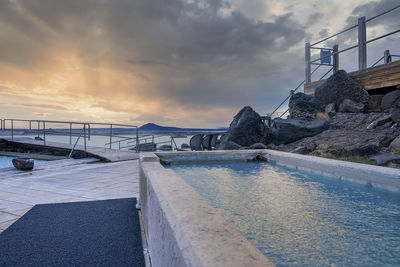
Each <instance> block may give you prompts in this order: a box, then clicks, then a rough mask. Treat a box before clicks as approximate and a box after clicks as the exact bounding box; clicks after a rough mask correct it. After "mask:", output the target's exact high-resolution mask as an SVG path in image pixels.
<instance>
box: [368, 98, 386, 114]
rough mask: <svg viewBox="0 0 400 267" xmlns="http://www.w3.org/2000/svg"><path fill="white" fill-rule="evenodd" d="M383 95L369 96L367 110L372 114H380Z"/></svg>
mask: <svg viewBox="0 0 400 267" xmlns="http://www.w3.org/2000/svg"><path fill="white" fill-rule="evenodd" d="M382 99H383V95H371V96H369V100H368V110H369V111H373V112H380V111H381V105H382Z"/></svg>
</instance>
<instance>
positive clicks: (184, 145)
mask: <svg viewBox="0 0 400 267" xmlns="http://www.w3.org/2000/svg"><path fill="white" fill-rule="evenodd" d="M181 148H182V149H188V148H190V146H189V145H188V144H185V143H184V144H182V145H181Z"/></svg>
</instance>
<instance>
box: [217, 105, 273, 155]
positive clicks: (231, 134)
mask: <svg viewBox="0 0 400 267" xmlns="http://www.w3.org/2000/svg"><path fill="white" fill-rule="evenodd" d="M229 141H232V142H234V143H236V144H238V145H240V146H250V145H252V144H254V143H268V142H271V141H272V133H271V131H270V130H269V128H268V127H267V126H266V125H265V124H264V123H263V122H262V120H261V117H260V115H258V114H257V113H256V112H255V111H254V110H253V109H252V108H251V107H249V106H247V107H244V108H243V109H242V110H240V112H239V113H238V114H237V115H236V116H235V117H234V118H233V121H232V122H231V124H230V126H229V130H228V132H227V133H226V134H225V135H224V136H223V137H221V139H220V145H219V146H218V148H219V149H226V148H225V145H227V143H228V142H229Z"/></svg>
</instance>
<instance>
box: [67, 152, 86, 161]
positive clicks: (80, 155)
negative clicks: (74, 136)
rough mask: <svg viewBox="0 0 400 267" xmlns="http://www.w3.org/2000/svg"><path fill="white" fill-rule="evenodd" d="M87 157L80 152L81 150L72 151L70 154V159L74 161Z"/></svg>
mask: <svg viewBox="0 0 400 267" xmlns="http://www.w3.org/2000/svg"><path fill="white" fill-rule="evenodd" d="M86 157H87V153H86V152H85V151H81V150H74V152H72V155H71V158H74V159H83V158H86Z"/></svg>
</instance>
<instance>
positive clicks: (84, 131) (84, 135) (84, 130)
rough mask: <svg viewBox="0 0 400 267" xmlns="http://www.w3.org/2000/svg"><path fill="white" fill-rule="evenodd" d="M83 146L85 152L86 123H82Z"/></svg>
mask: <svg viewBox="0 0 400 267" xmlns="http://www.w3.org/2000/svg"><path fill="white" fill-rule="evenodd" d="M83 146H84V147H85V152H86V123H84V124H83Z"/></svg>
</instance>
